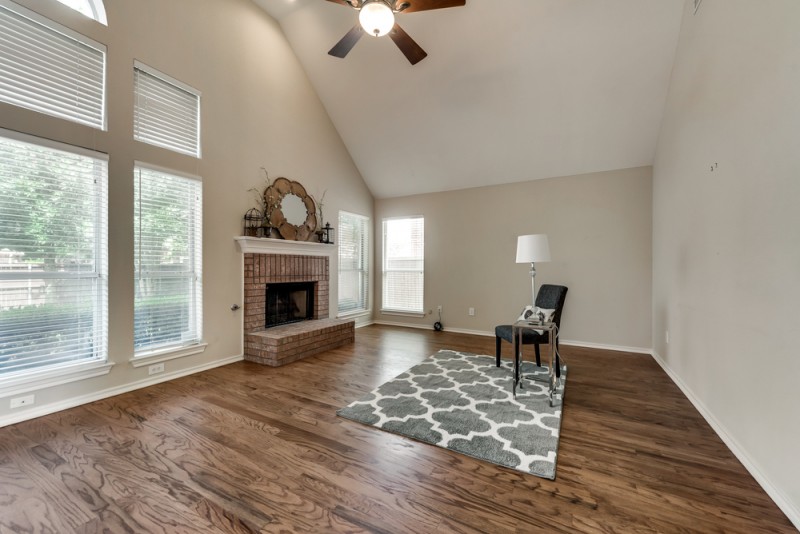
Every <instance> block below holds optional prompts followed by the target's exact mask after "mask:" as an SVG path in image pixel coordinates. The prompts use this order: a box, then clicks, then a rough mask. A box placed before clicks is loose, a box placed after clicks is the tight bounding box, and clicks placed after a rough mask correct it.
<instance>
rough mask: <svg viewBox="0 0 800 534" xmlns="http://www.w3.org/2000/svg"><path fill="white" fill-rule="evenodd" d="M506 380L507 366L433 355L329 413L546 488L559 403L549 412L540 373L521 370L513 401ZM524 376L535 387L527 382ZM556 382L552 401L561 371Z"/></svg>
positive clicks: (552, 472)
mask: <svg viewBox="0 0 800 534" xmlns="http://www.w3.org/2000/svg"><path fill="white" fill-rule="evenodd" d="M513 372H514V371H513V365H512V362H511V361H510V360H504V361H503V363H502V366H501V367H496V366H495V359H494V356H481V355H475V354H470V353H468V352H456V351H452V350H440V351H439V352H437V353H436V354H434V355H433V356H430V357H429V358H427V359H426V360H425V361H424V362H422V363H420V364H418V365H415V366H414V367H412V368H411V369H409V370H408V371H406V372H405V373H403V374H401V375H399V376H397V377H396V378H394V379H392V380H390V381H389V382H386V383H385V384H383V385H381V386H380V387H378V388H377V389H375V390H373V391H372V392H370V393H369V394H368V395H366V396H365V397H363V398H361V399H359V400H357V401H355V402H353V403H352V404H350V405H349V406H347V407H345V408H342V409H341V410H339V411H338V412H336V413H337V414H338V415H340V416H342V417H345V418H347V419H352V420H353V421H358V422H359V423H364V424H366V425H372V426H376V427H378V428H381V429H383V430H388V431H390V432H394V433H396V434H400V435H403V436H408V437H411V438H414V439H417V440H419V441H424V442H425V443H431V444H433V445H437V446H439V447H444V448H447V449H450V450H453V451H457V452H460V453H462V454H466V455H469V456H472V457H474V458H478V459H481V460H486V461H488V462H492V463H495V464H499V465H502V466H506V467H511V468H513V469H516V470H518V471H523V472H525V473H530V474H533V475H537V476H540V477H543V478H549V479H551V480H552V479H554V478H555V476H556V455H557V451H558V436H559V430H560V428H561V409H562V406H561V405H560V404H561V403H559V405H557V406H555V407H553V408H551V407H550V403H549V399H548V392H547V378H548V369H547V367H545V366H542V367H536V364H534V363H532V362H523V367H522V372H523V374H524V376H525V377H526V379H525V381H524V385H525V386H524V387H525V389H524V390H522V391H519V390H518V391H517V398H516V399H515V398H514V397H513V395H512V392H511V386H512V375H513ZM532 375H536V378H537V381H535V382H534V381H531V380H529V379H528V377H530V376H532ZM561 378H562V380H561V386H560V387H559V389H558V390H557V392H556V395H557V397H556V398H557V399H558V400H562V399H563V396H564V386H565V384H566V369H565V370H564V372H563V373H562V375H561Z"/></svg>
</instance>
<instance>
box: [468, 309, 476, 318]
mask: <svg viewBox="0 0 800 534" xmlns="http://www.w3.org/2000/svg"><path fill="white" fill-rule="evenodd" d="M469 316H470V317H475V308H470V309H469Z"/></svg>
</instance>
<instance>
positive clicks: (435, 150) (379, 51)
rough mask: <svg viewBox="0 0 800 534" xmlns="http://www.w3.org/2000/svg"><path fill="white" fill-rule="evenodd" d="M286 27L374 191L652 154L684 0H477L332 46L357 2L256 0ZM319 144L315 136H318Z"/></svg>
mask: <svg viewBox="0 0 800 534" xmlns="http://www.w3.org/2000/svg"><path fill="white" fill-rule="evenodd" d="M254 1H255V2H256V3H257V4H259V5H261V6H262V7H263V8H264V9H265V10H266V11H267V12H268V13H270V14H271V15H272V16H273V17H275V18H276V19H277V20H278V22H279V23H280V24H281V27H282V28H283V31H284V33H285V34H286V36H287V38H288V40H289V42H290V44H291V46H292V48H293V49H294V51H295V53H296V54H297V56H298V58H299V59H300V62H301V63H302V64H303V66H304V68H305V69H306V72H307V73H308V76H309V78H310V79H311V82H312V84H313V85H314V87H315V89H316V91H317V93H318V94H319V97H320V99H321V100H322V102H323V104H324V105H325V107H326V109H327V110H328V114H329V115H330V117H331V120H332V121H333V123H334V125H335V126H336V128H337V130H338V131H339V133H340V134H341V136H342V139H343V140H344V143H345V145H346V146H347V149H348V150H349V152H350V154H351V155H352V157H353V160H354V161H355V163H356V165H357V166H358V169H359V171H360V172H361V174H362V176H363V177H364V179H365V180H366V182H367V185H368V186H369V187H370V189H371V190H372V193H373V194H374V195H375V197H376V198H387V197H396V196H405V195H411V194H418V193H428V192H434V191H447V190H453V189H463V188H469V187H477V186H484V185H492V184H504V183H511V182H519V181H526V180H534V179H540V178H551V177H556V176H568V175H573V174H583V173H589V172H596V171H606V170H615V169H624V168H630V167H638V166H643V165H652V163H653V158H654V153H655V146H656V141H657V137H658V131H659V128H660V124H661V117H662V113H663V109H664V103H665V100H666V95H667V89H668V85H669V77H670V72H671V69H672V62H673V59H674V55H675V49H676V45H677V40H678V33H679V30H680V23H681V15H682V7H683V3H684V0H502V1H498V0H467V5H466V6H465V7H458V8H449V9H441V10H434V11H426V12H420V13H408V14H400V15H399V16H398V17H397V22H398V23H399V24H400V25H401V26H402V27H403V29H405V30H406V32H408V34H409V35H411V37H413V38H414V40H415V41H417V43H419V44H420V46H422V48H424V49H425V50H426V51H427V52H428V57H427V58H426V59H424V60H423V61H421V62H420V63H418V64H417V65H415V66H411V65H410V64H409V63H408V61H407V60H406V59H405V57H404V56H403V54H402V53H401V52H400V51H399V50H398V49H397V47H396V46H395V45H394V43H393V42H392V41H391V40H390V39H389V38H388V37H383V38H374V37H371V36H368V35H367V36H364V37H363V38H362V39H361V41H360V42H359V43H358V44H357V45H356V46H355V48H354V49H353V50H352V51H351V52H350V54H349V55H348V56H347V57H346V58H345V59H338V58H334V57H331V56H329V55H328V54H327V52H328V50H329V49H330V48H331V47H332V46H333V45H334V44H335V43H336V42H337V41H338V40H339V39H340V38H341V37H342V36H343V35H344V34H345V33H346V32H347V31H348V30H349V29H350V28H351V27H352V26H353V25H354V24H355V23H356V21H357V13H356V12H355V11H353V10H352V9H350V8H347V7H345V6H341V5H337V4H334V3H331V2H327V1H325V0H254ZM309 150H313V147H309Z"/></svg>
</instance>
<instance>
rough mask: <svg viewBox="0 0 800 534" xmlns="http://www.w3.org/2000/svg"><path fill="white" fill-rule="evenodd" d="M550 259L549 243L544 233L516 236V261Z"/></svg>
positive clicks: (529, 261)
mask: <svg viewBox="0 0 800 534" xmlns="http://www.w3.org/2000/svg"><path fill="white" fill-rule="evenodd" d="M537 261H550V245H549V244H548V242H547V235H546V234H532V235H521V236H519V237H517V263H531V262H537Z"/></svg>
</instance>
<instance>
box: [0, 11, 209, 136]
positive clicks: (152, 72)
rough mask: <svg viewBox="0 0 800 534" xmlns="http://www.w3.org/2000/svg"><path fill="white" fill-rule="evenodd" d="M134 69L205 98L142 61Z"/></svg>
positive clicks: (134, 62)
mask: <svg viewBox="0 0 800 534" xmlns="http://www.w3.org/2000/svg"><path fill="white" fill-rule="evenodd" d="M0 1H4V0H0ZM133 68H135V69H139V70H140V71H142V72H146V73H147V74H149V75H151V76H155V77H156V78H159V79H161V80H163V81H165V82H167V83H169V84H171V85H174V86H175V87H178V88H179V89H183V90H184V91H186V92H187V93H191V94H193V95H195V96H197V98H200V97H202V96H203V93H201V92H200V91H199V90H198V89H195V88H194V87H192V86H191V85H189V84H186V83H183V82H182V81H180V80H176V79H175V78H173V77H172V76H170V75H169V74H164V73H163V72H161V71H160V70H158V69H154V68H153V67H150V66H149V65H145V64H144V63H142V62H141V61H139V60H137V59H134V60H133ZM198 129H199V125H198Z"/></svg>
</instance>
